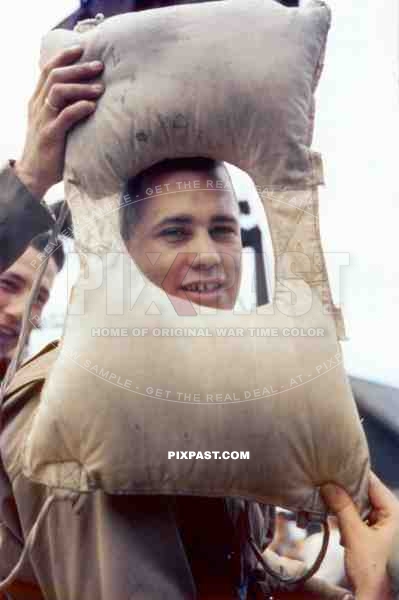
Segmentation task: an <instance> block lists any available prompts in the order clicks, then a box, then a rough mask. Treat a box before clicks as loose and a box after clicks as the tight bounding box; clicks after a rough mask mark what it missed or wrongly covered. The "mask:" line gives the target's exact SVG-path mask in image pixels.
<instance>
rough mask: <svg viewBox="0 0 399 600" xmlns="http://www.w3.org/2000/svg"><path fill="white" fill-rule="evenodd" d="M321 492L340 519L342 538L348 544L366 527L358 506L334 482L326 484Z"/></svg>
mask: <svg viewBox="0 0 399 600" xmlns="http://www.w3.org/2000/svg"><path fill="white" fill-rule="evenodd" d="M321 493H322V496H323V498H324V501H325V502H326V504H327V506H328V507H329V508H330V510H332V511H333V512H334V513H335V515H336V517H337V519H338V525H339V529H340V532H341V536H342V540H343V543H344V544H345V545H346V543H347V541H348V539H350V538H351V537H353V536H356V535H357V534H359V533H360V532H361V531H362V529H363V528H364V527H365V525H364V523H363V521H362V520H361V518H360V515H359V513H358V511H357V508H356V506H355V504H354V503H353V501H352V499H351V497H350V496H349V495H348V494H347V493H346V492H345V490H343V489H342V488H340V487H338V486H336V485H334V484H332V483H328V484H326V485H324V486H323V487H322V489H321Z"/></svg>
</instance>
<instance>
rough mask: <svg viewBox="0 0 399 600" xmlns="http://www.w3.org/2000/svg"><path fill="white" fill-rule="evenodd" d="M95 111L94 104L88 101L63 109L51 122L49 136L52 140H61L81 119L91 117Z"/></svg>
mask: <svg viewBox="0 0 399 600" xmlns="http://www.w3.org/2000/svg"><path fill="white" fill-rule="evenodd" d="M95 109H96V103H95V102H90V101H88V100H81V101H79V102H75V103H74V104H71V105H69V106H67V107H66V108H64V109H63V111H62V112H61V113H60V114H59V115H58V117H57V118H56V119H55V120H54V121H53V123H52V126H51V130H50V135H51V136H52V137H54V138H58V139H60V138H62V137H64V136H65V134H66V133H67V132H68V131H69V129H71V127H73V126H74V125H75V124H76V123H78V122H79V121H80V120H81V119H84V118H85V117H88V116H89V115H91V114H92V113H93V112H94V110H95Z"/></svg>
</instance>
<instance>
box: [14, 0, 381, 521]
mask: <svg viewBox="0 0 399 600" xmlns="http://www.w3.org/2000/svg"><path fill="white" fill-rule="evenodd" d="M329 25H330V11H329V9H328V8H327V6H326V5H325V4H324V3H323V2H319V1H318V0H313V1H311V2H309V3H307V4H306V5H305V6H303V7H301V8H299V9H292V10H291V9H287V8H285V7H282V6H280V5H278V4H277V3H275V2H273V1H272V0H270V1H267V0H262V1H259V0H253V1H251V2H248V3H246V4H245V6H244V5H243V4H242V3H240V2H236V1H235V0H231V1H230V0H227V1H226V2H209V3H204V4H201V5H193V6H190V5H182V6H177V7H169V8H165V9H156V10H150V11H144V12H142V13H139V14H137V15H136V14H134V15H133V14H131V15H121V16H117V17H112V18H110V19H108V20H105V21H104V22H102V23H101V22H100V23H99V24H98V25H93V26H92V27H86V28H83V29H82V30H81V31H82V32H81V33H79V31H75V32H68V31H54V32H51V33H50V34H49V35H48V36H46V38H45V39H44V42H43V53H42V62H45V61H46V60H48V59H49V57H51V56H52V55H53V54H54V53H55V52H56V51H57V50H59V49H61V48H62V47H66V46H69V45H72V44H74V43H76V42H81V43H83V45H84V47H85V52H84V55H83V57H82V60H93V59H102V60H103V61H104V62H105V70H104V81H105V83H106V86H107V87H106V92H105V93H104V95H103V96H102V98H101V100H100V101H99V106H98V109H97V110H96V112H95V114H94V115H93V117H91V118H90V119H88V120H87V121H86V122H85V123H84V124H82V125H79V126H78V127H76V128H75V129H74V131H73V132H72V134H71V135H70V137H69V140H68V145H67V152H66V167H65V187H66V196H67V200H68V202H69V204H70V208H71V211H72V217H73V223H74V231H75V237H76V247H77V249H78V251H79V253H80V259H81V271H80V276H79V278H78V281H77V283H76V284H75V285H74V287H73V289H72V293H71V297H70V302H69V307H68V316H67V319H66V324H65V331H64V335H63V339H62V342H61V346H60V352H59V354H58V357H57V359H56V361H55V364H54V366H53V369H52V371H51V375H50V377H48V378H47V380H46V383H45V386H44V388H43V390H42V392H41V401H40V403H39V405H38V406H37V409H36V410H35V412H34V414H33V415H32V420H31V423H30V427H29V428H28V429H27V430H26V436H25V438H24V442H23V445H22V446H21V457H22V462H23V474H24V476H25V477H27V478H29V479H30V480H31V481H35V482H37V483H42V484H45V485H46V486H49V487H51V488H52V489H53V490H57V489H58V490H70V491H72V492H95V491H96V490H102V491H105V492H108V493H110V494H137V495H140V494H153V495H176V494H186V495H198V496H209V497H219V496H220V497H225V496H229V497H235V498H247V499H250V500H255V501H258V502H261V503H265V504H275V505H279V506H284V507H286V508H289V509H293V510H300V511H306V512H309V513H312V514H313V515H319V516H320V515H322V514H324V512H325V507H324V504H323V502H322V500H321V497H320V494H319V487H320V486H321V485H322V484H323V483H325V482H327V481H335V482H336V483H338V484H341V485H343V486H344V487H345V488H346V489H347V490H348V491H349V492H350V494H351V495H352V497H353V498H354V500H355V501H356V503H357V504H358V506H359V508H360V510H361V511H362V512H365V511H367V508H368V500H367V478H368V471H369V455H368V448H367V443H366V439H365V435H364V432H363V429H362V427H361V423H360V420H359V416H358V413H357V410H356V406H355V403H354V400H353V397H352V394H351V390H350V386H349V383H348V380H347V377H346V373H345V369H344V366H343V363H342V355H341V348H340V343H339V340H340V339H341V338H342V337H343V335H344V328H343V322H342V317H341V314H340V312H339V311H338V310H337V309H336V308H335V307H334V305H333V303H332V299H331V292H330V287H329V284H328V277H327V273H326V268H325V262H324V257H323V252H322V247H321V242H320V232H319V226H318V190H317V188H318V186H319V185H320V184H321V183H322V182H323V175H322V164H321V157H320V155H319V154H317V153H315V152H313V151H312V150H311V149H310V144H311V140H312V133H313V119H314V99H313V93H314V90H315V87H316V84H317V81H318V79H319V76H320V72H321V68H322V65H323V57H324V49H325V43H326V37H327V33H328V29H329ZM198 155H201V156H212V157H213V158H217V159H222V160H225V161H228V162H230V163H232V164H235V165H236V166H238V167H240V168H242V169H244V170H246V171H247V172H248V173H249V174H250V175H251V177H252V178H253V180H254V182H255V184H256V185H257V186H258V190H259V194H260V198H261V201H262V203H263V206H264V209H265V212H266V215H267V218H268V221H269V225H270V230H271V237H272V242H273V248H274V253H275V257H276V262H275V274H276V277H275V297H274V298H273V302H272V303H270V304H269V305H265V306H262V307H258V310H257V311H252V312H251V313H250V314H241V313H239V314H237V312H235V311H225V310H223V311H220V310H219V311H217V312H216V313H215V311H214V310H213V309H211V308H207V307H203V306H201V307H200V306H199V305H194V304H192V303H190V302H188V301H185V300H182V299H179V301H177V300H172V299H171V298H169V297H168V296H167V295H166V293H165V292H164V291H163V290H161V289H160V288H158V287H157V286H155V285H154V284H153V283H151V282H150V281H149V280H147V279H146V278H145V277H144V276H143V274H142V273H141V271H140V270H139V268H138V267H137V265H136V264H135V263H134V261H133V260H132V259H131V258H130V257H129V255H128V253H127V250H126V248H125V246H124V244H123V242H122V238H121V235H120V231H119V218H120V216H119V211H118V207H119V205H120V201H121V198H120V196H121V190H122V188H123V185H124V183H125V181H126V179H127V178H128V177H130V176H133V175H135V174H136V173H138V172H139V171H140V170H142V169H143V168H146V167H148V166H150V165H151V164H153V163H155V162H157V161H159V160H162V159H164V158H172V157H179V156H180V157H183V156H198ZM126 277H128V280H129V285H125V284H124V281H125V282H126V279H125V280H124V278H126ZM132 297H133V299H134V300H135V302H134V306H133V308H132V309H130V307H131V303H132V302H131V301H132ZM292 297H295V299H296V302H295V303H293V302H292ZM126 307H129V309H128V310H127V309H126ZM98 327H103V328H115V329H117V328H118V327H119V328H127V329H128V330H129V331H132V330H133V329H135V328H147V329H148V331H149V332H153V331H154V329H156V328H159V329H162V328H164V327H168V328H175V329H176V328H182V327H195V328H197V330H198V329H202V330H208V331H209V332H211V334H212V335H211V336H209V337H201V336H197V337H184V338H183V337H180V338H179V337H177V336H171V337H155V336H154V335H152V334H150V335H145V336H142V337H140V338H134V337H133V336H130V335H129V336H127V337H96V338H94V337H93V335H92V330H93V328H98ZM220 327H225V328H227V329H229V328H234V329H237V328H242V329H243V330H245V331H249V329H250V328H255V329H256V328H261V327H263V328H271V329H272V328H275V329H277V330H278V331H280V332H282V331H283V330H284V329H286V328H288V329H293V328H297V329H298V330H301V329H303V330H309V329H310V328H312V329H321V330H323V331H324V335H323V336H322V337H317V338H310V337H303V336H292V335H289V336H283V335H279V336H278V337H256V336H255V337H251V336H250V335H245V336H244V337H227V336H218V335H217V328H220ZM14 385H17V383H14ZM149 387H150V388H151V389H150V390H149V389H148V388H149ZM14 389H15V388H14ZM179 394H182V396H180V395H179ZM195 394H199V396H200V400H199V401H196V400H194V395H195ZM216 394H218V395H219V397H218V398H216ZM209 395H213V398H212V400H209ZM186 397H187V398H190V400H189V401H186V400H185V398H186ZM182 399H183V401H182ZM170 450H189V451H195V452H202V451H204V450H210V451H214V450H226V451H233V450H243V451H249V452H250V457H251V458H250V460H235V461H234V460H182V461H171V460H168V451H170Z"/></svg>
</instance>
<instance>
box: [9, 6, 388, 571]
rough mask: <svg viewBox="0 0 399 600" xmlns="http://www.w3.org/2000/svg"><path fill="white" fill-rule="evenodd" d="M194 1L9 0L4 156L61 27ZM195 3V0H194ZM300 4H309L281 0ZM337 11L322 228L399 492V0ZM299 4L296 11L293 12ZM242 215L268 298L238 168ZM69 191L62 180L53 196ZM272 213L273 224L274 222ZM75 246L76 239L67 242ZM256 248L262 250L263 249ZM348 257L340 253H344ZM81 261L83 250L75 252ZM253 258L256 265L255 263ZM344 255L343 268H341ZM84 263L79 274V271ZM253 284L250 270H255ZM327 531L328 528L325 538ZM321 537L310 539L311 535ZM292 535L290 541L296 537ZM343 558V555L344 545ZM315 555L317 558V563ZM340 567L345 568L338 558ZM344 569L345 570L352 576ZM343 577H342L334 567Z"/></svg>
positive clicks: (297, 549)
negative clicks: (46, 38) (46, 48)
mask: <svg viewBox="0 0 399 600" xmlns="http://www.w3.org/2000/svg"><path fill="white" fill-rule="evenodd" d="M179 3H183V2H179V1H176V2H161V1H160V2H152V1H151V0H147V1H145V0H129V1H127V0H119V1H117V0H115V1H114V0H107V1H104V0H103V1H99V0H82V1H81V2H78V1H76V0H57V2H54V0H41V1H40V3H23V4H21V3H9V2H8V3H6V4H5V6H2V21H3V27H2V35H1V36H0V52H1V56H2V60H1V63H2V81H3V85H2V90H3V92H2V94H1V96H0V131H1V137H0V161H3V162H4V161H6V160H7V159H9V158H16V159H18V158H19V157H20V155H21V152H22V148H23V143H24V135H25V130H26V112H27V103H28V100H29V98H30V96H31V94H32V92H33V90H34V87H35V85H36V82H37V78H38V73H39V71H38V59H39V49H40V39H41V36H42V35H44V34H45V33H46V32H47V31H48V30H50V29H52V28H54V27H55V26H61V27H65V28H73V26H74V25H75V23H76V22H77V20H79V19H82V18H87V17H91V16H94V15H95V14H96V13H98V12H103V13H104V14H105V15H106V16H109V15H112V14H117V13H120V12H128V11H134V10H143V9H147V8H151V7H156V6H161V5H166V4H179ZM185 3H187V2H185ZM281 3H282V4H286V5H288V6H292V7H295V6H296V5H298V2H295V1H287V2H281ZM329 5H330V6H331V8H332V12H333V22H332V29H331V33H330V37H329V43H328V48H327V55H326V60H325V69H324V73H323V76H322V78H321V82H320V84H319V88H318V91H317V95H316V100H317V112H316V126H315V136H314V141H313V148H314V149H315V150H317V151H319V152H321V153H322V156H323V159H324V170H325V181H326V186H325V187H324V188H321V189H320V226H321V234H322V241H323V246H324V251H325V253H326V258H327V266H328V269H329V278H330V284H331V287H332V290H333V298H334V302H335V304H336V305H338V306H340V307H341V308H342V311H343V315H344V318H345V324H346V332H347V336H348V339H347V340H346V341H345V342H343V343H342V348H343V352H344V360H345V366H346V369H347V371H348V374H349V375H350V381H351V384H352V388H353V391H354V395H355V398H356V401H357V403H358V406H359V410H360V413H361V416H362V418H363V419H364V421H363V424H364V427H365V431H366V434H367V436H368V440H369V444H370V448H371V453H372V461H373V466H374V469H375V470H376V471H377V473H378V474H379V475H380V476H382V478H383V479H384V480H385V481H386V482H387V483H388V484H389V485H390V486H391V487H392V488H393V489H395V490H396V489H399V466H398V464H399V460H398V457H399V369H398V340H399V318H398V314H397V313H398V306H399V268H398V264H397V263H398V260H399V259H398V256H399V252H398V249H397V246H396V243H397V240H398V238H399V235H398V232H397V230H398V225H399V177H398V172H399V158H398V143H399V45H398V40H399V4H398V2H397V0H379V1H378V2H376V0H362V2H359V1H357V0H346V1H345V2H343V1H342V0H329ZM293 10H294V8H293ZM233 177H234V184H235V186H236V190H237V194H238V197H239V201H240V208H241V213H242V236H243V242H244V246H246V247H247V251H248V255H249V258H248V265H247V268H248V271H247V275H248V277H249V273H250V270H251V269H254V268H255V269H257V286H256V289H254V290H252V293H253V294H255V295H257V300H258V303H264V302H266V301H267V293H268V292H267V290H268V286H269V287H270V281H271V280H272V274H271V273H270V270H269V268H268V265H266V264H258V265H255V263H254V253H255V251H258V252H259V251H263V252H265V253H269V252H270V253H271V246H270V240H269V238H268V233H267V224H266V222H265V219H264V214H263V211H262V209H261V208H260V206H259V203H258V198H257V194H256V190H255V188H254V187H253V185H252V182H251V180H250V179H249V178H248V176H247V175H246V174H244V173H242V172H239V171H238V170H237V169H234V168H233ZM62 198H63V189H62V185H59V186H56V187H54V188H53V189H52V190H50V192H49V194H48V196H47V200H48V201H49V202H50V203H54V202H57V201H59V200H61V199H62ZM262 219H263V221H262ZM66 248H67V249H68V250H70V251H71V252H72V251H73V243H72V242H71V241H70V240H68V241H66ZM251 252H252V257H251ZM337 256H339V257H340V258H339V260H338V261H337ZM69 261H76V257H74V256H73V252H72V254H71V256H70V258H69V259H68V261H67V262H69ZM251 261H252V262H251ZM337 262H338V263H340V264H341V265H342V266H341V268H340V269H339V270H338V269H337V267H336V266H337ZM76 267H77V265H76V264H75V265H74V264H72V268H70V269H69V273H70V274H71V273H72V274H73V273H74V269H75V271H76ZM66 270H67V269H66V268H64V272H63V273H62V274H61V275H60V276H59V277H58V279H57V282H56V285H55V288H54V290H53V292H52V295H51V299H50V302H49V303H48V305H47V307H46V309H45V314H44V316H43V324H42V328H41V330H39V331H35V332H34V333H33V335H32V339H31V351H35V350H37V349H38V348H40V347H41V346H42V345H43V344H44V343H45V342H46V341H48V340H53V339H55V338H57V337H58V336H59V335H60V334H61V332H62V325H63V320H64V314H65V310H66V304H67V299H68V290H69V287H70V285H71V283H72V280H73V276H70V277H69V281H68V278H67V277H66ZM244 281H246V280H245V277H244ZM298 531H299V530H297V531H296V533H294V528H293V526H292V516H291V515H289V514H287V513H284V512H282V513H281V516H280V517H279V532H280V533H279V535H280V538H281V539H280V538H279V539H280V541H279V542H278V544H277V542H276V547H277V546H278V547H280V549H281V548H283V547H284V548H285V549H286V550H287V548H288V546H287V544H288V545H291V547H292V548H291V550H289V551H290V552H291V551H292V553H294V554H295V555H296V556H302V557H303V556H305V555H306V556H307V557H309V556H313V555H312V552H313V554H314V546H315V545H316V546H317V543H316V544H315V543H314V540H313V542H312V543H310V542H308V541H307V542H305V541H304V537H303V535H302V534H300V533H298ZM315 535H318V534H315ZM309 539H310V538H309ZM287 540H288V541H287ZM334 548H335V552H336V556H335V558H336V557H337V556H339V554H340V550H339V548H340V546H339V543H338V541H337V543H336V545H335V546H334ZM309 560H310V559H309ZM333 563H334V564H338V563H337V562H336V560H335V559H334V561H333ZM341 575H342V573H341ZM331 577H332V578H335V579H337V577H338V575H337V574H336V573H335V574H333V575H331Z"/></svg>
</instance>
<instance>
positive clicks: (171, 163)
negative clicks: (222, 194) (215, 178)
mask: <svg viewBox="0 0 399 600" xmlns="http://www.w3.org/2000/svg"><path fill="white" fill-rule="evenodd" d="M220 169H223V171H225V172H226V167H225V166H224V164H223V162H221V161H218V160H214V159H213V158H207V157H203V156H194V157H188V158H187V157H185V158H167V159H165V160H162V161H161V162H157V163H155V164H153V165H152V166H151V167H149V168H148V169H145V170H144V171H141V172H140V173H138V175H135V176H134V177H131V178H130V179H129V180H128V181H127V182H126V184H125V186H124V188H123V193H122V198H121V209H120V228H121V235H122V238H123V240H124V241H125V242H127V241H128V240H129V239H130V237H131V235H132V233H131V229H132V225H134V224H135V223H137V221H138V219H139V216H140V205H141V201H142V200H143V198H145V197H147V194H146V191H145V189H144V188H145V186H144V184H145V180H147V179H151V177H155V176H158V175H163V174H164V173H173V172H174V171H195V172H198V173H199V172H201V173H203V172H206V173H215V172H217V171H218V170H220ZM148 197H150V196H149V195H148ZM134 198H138V199H139V201H136V202H135V201H134V200H133V199H134Z"/></svg>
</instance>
